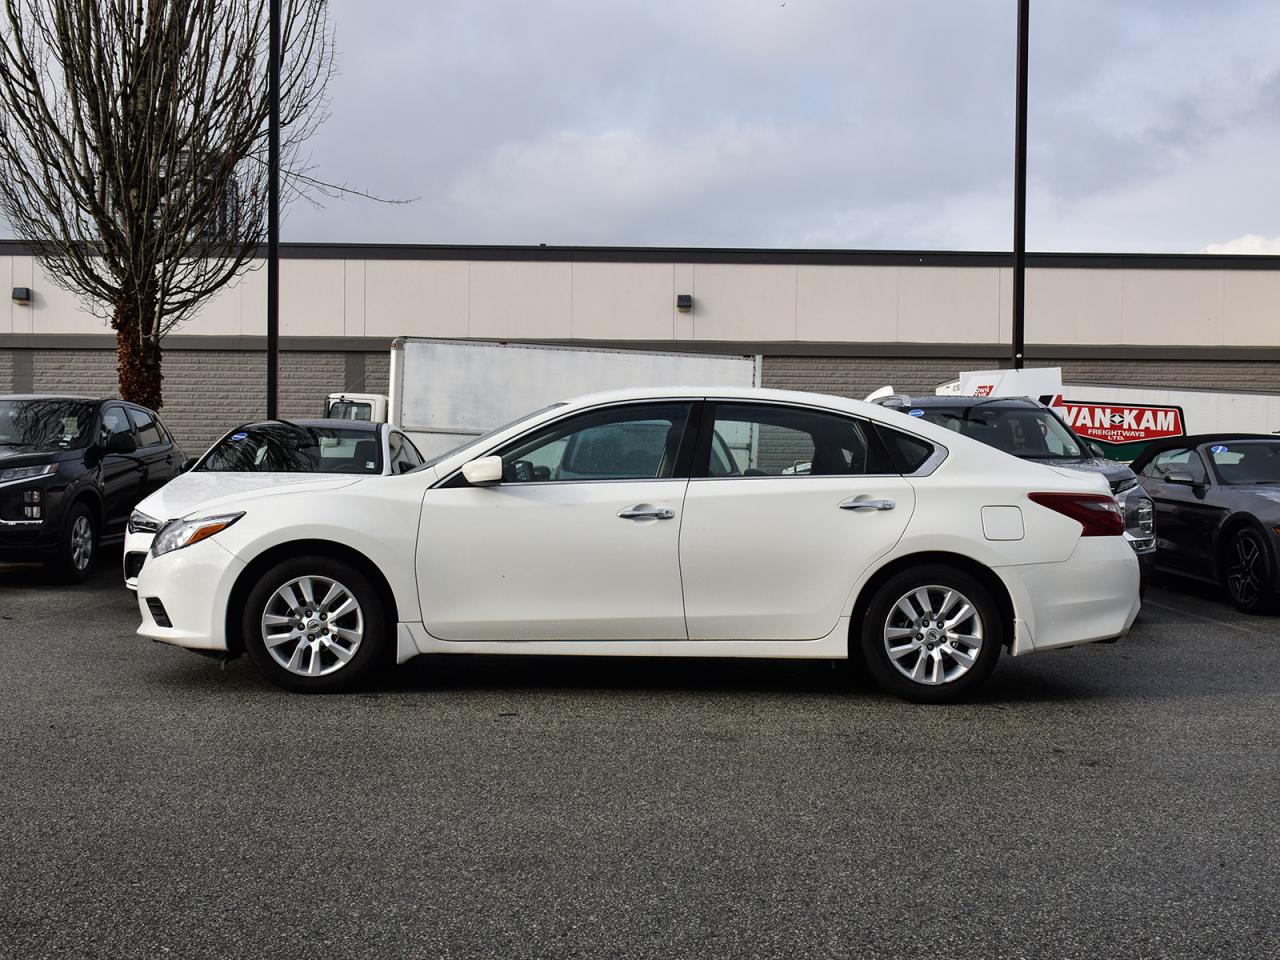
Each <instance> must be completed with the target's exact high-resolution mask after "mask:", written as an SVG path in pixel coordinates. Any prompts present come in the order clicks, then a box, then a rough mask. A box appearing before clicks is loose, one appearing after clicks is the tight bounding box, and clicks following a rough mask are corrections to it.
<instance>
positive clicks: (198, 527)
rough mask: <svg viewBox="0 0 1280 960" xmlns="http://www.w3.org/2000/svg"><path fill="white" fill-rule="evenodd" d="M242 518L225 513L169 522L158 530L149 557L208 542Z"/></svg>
mask: <svg viewBox="0 0 1280 960" xmlns="http://www.w3.org/2000/svg"><path fill="white" fill-rule="evenodd" d="M243 516H244V514H243V513H226V514H223V515H222V516H220V517H200V518H199V519H198V520H170V521H169V522H168V523H166V524H165V525H164V526H163V527H161V528H160V532H159V533H157V534H156V538H155V540H153V541H151V555H152V556H153V557H159V556H162V555H163V554H166V553H172V552H173V551H174V550H181V549H182V548H183V547H189V546H191V545H192V544H193V543H199V542H200V541H201V540H208V539H209V538H210V537H212V536H213V535H214V534H215V533H218V532H219V531H221V530H225V529H227V527H229V526H231V525H232V524H233V523H235V522H236V521H237V520H239V519H240V518H241V517H243Z"/></svg>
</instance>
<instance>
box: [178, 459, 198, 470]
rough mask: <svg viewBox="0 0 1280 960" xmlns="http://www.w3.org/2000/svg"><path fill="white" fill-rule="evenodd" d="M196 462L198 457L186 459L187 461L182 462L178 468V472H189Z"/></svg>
mask: <svg viewBox="0 0 1280 960" xmlns="http://www.w3.org/2000/svg"><path fill="white" fill-rule="evenodd" d="M198 460H199V457H187V459H185V460H183V461H182V466H180V467H179V468H178V472H179V473H186V472H187V471H188V470H190V469H191V468H192V467H194V466H195V465H196V462H197V461H198Z"/></svg>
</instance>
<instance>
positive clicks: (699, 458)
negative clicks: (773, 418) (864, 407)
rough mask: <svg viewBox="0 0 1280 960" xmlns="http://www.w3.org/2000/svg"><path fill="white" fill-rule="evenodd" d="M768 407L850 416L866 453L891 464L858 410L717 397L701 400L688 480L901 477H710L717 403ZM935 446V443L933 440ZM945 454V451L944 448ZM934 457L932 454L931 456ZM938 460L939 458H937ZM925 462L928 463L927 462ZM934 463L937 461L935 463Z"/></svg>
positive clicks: (868, 475) (877, 437) (863, 474)
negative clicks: (848, 411) (696, 442)
mask: <svg viewBox="0 0 1280 960" xmlns="http://www.w3.org/2000/svg"><path fill="white" fill-rule="evenodd" d="M734 406H748V407H768V408H771V409H775V410H799V411H803V412H807V413H815V414H820V415H823V416H828V417H838V418H842V419H845V420H852V421H853V422H854V423H856V424H857V425H858V429H859V430H861V432H862V436H863V438H864V439H865V440H866V443H867V455H868V457H869V458H870V457H876V458H878V459H879V462H880V463H885V464H893V463H895V462H896V461H895V460H894V459H893V458H892V457H890V456H889V452H888V450H886V449H885V445H884V443H883V441H882V440H881V439H880V434H879V432H878V431H877V430H876V429H875V422H874V421H872V420H868V419H866V418H865V417H859V416H858V415H857V414H853V413H847V412H845V411H842V410H830V409H827V408H826V407H811V406H807V405H805V404H799V403H779V402H778V401H776V400H740V399H732V400H728V399H726V400H719V399H708V400H707V401H706V402H705V403H704V404H703V409H702V416H701V417H700V418H699V426H698V434H699V436H698V440H699V443H698V446H697V450H696V451H695V453H694V457H693V463H692V465H691V467H692V468H691V470H690V473H689V477H690V479H691V480H753V481H754V480H795V479H799V478H804V477H813V478H815V479H828V480H829V479H831V477H833V476H850V477H900V476H902V474H900V473H851V474H823V473H819V474H811V473H794V474H787V475H778V474H763V475H758V476H757V475H753V476H732V477H713V476H711V472H710V467H711V442H712V438H713V437H714V436H715V424H716V415H717V412H718V410H719V408H720V407H734ZM935 446H936V444H935ZM944 455H945V452H944ZM930 459H931V460H932V459H933V458H932V457H931V458H930ZM939 462H941V461H939ZM926 466H927V464H926ZM935 466H936V464H935Z"/></svg>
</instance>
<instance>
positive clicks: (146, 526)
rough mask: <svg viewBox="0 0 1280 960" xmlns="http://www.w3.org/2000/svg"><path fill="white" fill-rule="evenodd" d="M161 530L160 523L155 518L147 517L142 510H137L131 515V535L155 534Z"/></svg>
mask: <svg viewBox="0 0 1280 960" xmlns="http://www.w3.org/2000/svg"><path fill="white" fill-rule="evenodd" d="M159 529H160V521H159V520H157V519H156V518H155V517H150V516H147V514H145V513H143V512H142V511H141V510H135V511H133V513H131V514H129V532H130V533H155V532H156V531H157V530H159Z"/></svg>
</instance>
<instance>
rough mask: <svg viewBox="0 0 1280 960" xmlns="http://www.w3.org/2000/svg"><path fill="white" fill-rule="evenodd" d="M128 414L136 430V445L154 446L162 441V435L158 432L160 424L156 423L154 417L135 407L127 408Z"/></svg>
mask: <svg viewBox="0 0 1280 960" xmlns="http://www.w3.org/2000/svg"><path fill="white" fill-rule="evenodd" d="M129 416H130V418H132V420H133V425H134V428H135V429H136V430H137V431H138V446H140V447H154V446H158V445H159V444H162V443H164V436H163V435H162V434H161V432H160V426H159V424H157V423H156V419H155V417H153V416H151V414H149V413H147V411H145V410H139V409H138V408H137V407H130V408H129Z"/></svg>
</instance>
